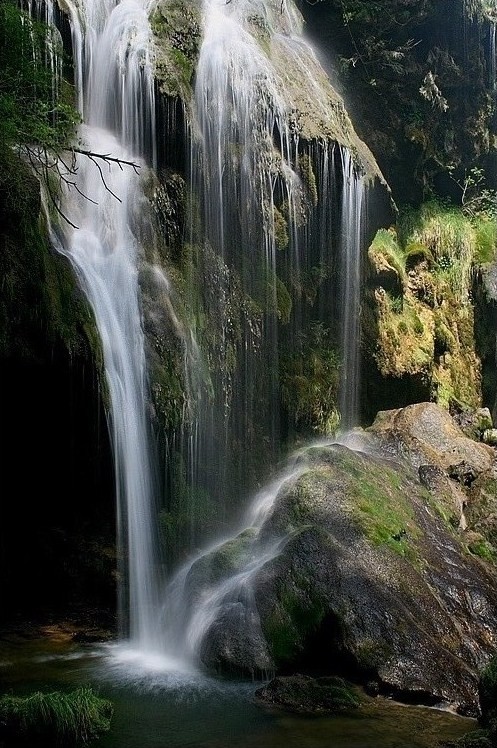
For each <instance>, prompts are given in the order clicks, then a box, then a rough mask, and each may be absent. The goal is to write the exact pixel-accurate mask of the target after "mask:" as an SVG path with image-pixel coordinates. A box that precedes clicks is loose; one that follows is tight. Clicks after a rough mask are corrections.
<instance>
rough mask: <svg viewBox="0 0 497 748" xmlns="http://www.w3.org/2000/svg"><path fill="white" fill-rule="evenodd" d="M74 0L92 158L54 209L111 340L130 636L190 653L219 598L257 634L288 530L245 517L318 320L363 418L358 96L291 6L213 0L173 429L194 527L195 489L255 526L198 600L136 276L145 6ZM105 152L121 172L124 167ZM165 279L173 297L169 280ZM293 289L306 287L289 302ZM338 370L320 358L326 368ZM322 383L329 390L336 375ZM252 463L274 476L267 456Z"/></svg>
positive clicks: (343, 400)
mask: <svg viewBox="0 0 497 748" xmlns="http://www.w3.org/2000/svg"><path fill="white" fill-rule="evenodd" d="M39 3H40V8H41V7H43V0H39ZM65 7H66V9H67V13H68V16H69V19H70V25H71V33H72V48H73V57H74V64H75V81H76V91H77V97H78V106H79V108H80V111H81V113H82V115H83V118H84V124H83V125H82V127H81V129H80V133H79V134H80V137H81V139H82V142H83V147H84V148H85V149H88V151H90V152H92V153H94V154H97V155H96V156H93V157H90V158H88V157H84V156H81V157H78V160H77V165H76V176H75V179H74V184H67V185H66V188H65V190H64V194H63V197H62V200H61V204H60V210H61V212H62V213H63V215H65V216H67V217H69V218H70V221H71V222H73V223H74V227H70V226H68V225H66V224H65V223H64V222H63V221H60V220H59V221H58V222H57V224H55V222H53V225H52V229H51V231H52V239H53V243H54V246H55V247H56V248H57V249H58V250H59V251H60V252H61V253H62V254H64V255H65V256H66V257H67V258H68V259H69V260H70V262H71V263H72V266H73V268H74V270H75V273H76V275H77V278H78V279H79V282H80V285H81V287H82V289H83V290H84V292H85V294H86V296H87V298H88V300H89V302H90V304H91V306H92V308H93V311H94V314H95V319H96V324H97V326H98V330H99V333H100V337H101V342H102V348H103V354H104V366H105V374H106V381H107V388H108V396H109V426H110V432H111V437H112V445H113V453H114V459H115V476H116V491H117V506H118V549H119V555H120V558H121V562H120V568H119V571H120V585H119V592H120V623H121V637H122V638H126V639H129V640H130V642H131V644H132V647H133V649H135V650H137V651H138V652H140V653H143V654H145V653H156V652H159V653H162V652H165V651H166V652H172V651H173V650H174V654H176V655H178V654H180V655H183V656H184V657H185V658H186V659H189V660H192V659H193V660H195V659H198V649H199V648H200V647H201V646H202V642H203V639H204V637H205V633H206V631H207V629H209V628H210V627H211V625H213V624H214V623H215V621H216V619H217V617H218V615H219V614H220V611H222V610H223V609H224V608H226V606H228V607H229V606H233V605H234V606H236V605H237V604H238V603H239V602H240V599H241V598H243V606H244V609H246V610H248V611H250V613H249V619H250V625H251V626H254V629H253V631H254V635H255V636H257V615H256V611H255V610H254V607H253V605H252V603H251V601H250V579H251V577H252V576H253V574H254V573H256V572H257V570H258V569H260V568H261V565H262V564H264V563H265V562H266V561H267V560H268V559H270V558H272V557H273V556H274V554H276V553H277V552H278V548H279V541H275V542H274V543H270V544H262V545H261V544H260V543H258V540H257V533H258V530H259V529H260V527H261V526H262V515H261V512H260V511H259V510H257V511H256V510H254V511H255V514H253V516H250V517H249V518H248V519H247V520H246V524H245V525H242V530H236V528H237V527H238V528H239V527H240V525H239V523H238V522H237V523H236V524H235V518H236V516H237V514H238V506H239V504H240V502H245V500H246V499H247V498H248V497H249V496H251V495H253V492H254V487H255V486H257V485H260V484H261V482H262V479H265V478H266V476H267V475H268V474H269V472H270V471H272V470H274V467H275V465H276V464H277V463H278V459H279V458H280V457H281V454H282V452H283V450H284V449H285V448H286V445H285V444H284V437H283V436H282V427H281V423H280V414H281V410H282V405H281V399H282V384H281V366H280V354H281V351H282V350H284V351H288V350H289V349H291V350H292V352H293V354H294V355H295V356H296V357H297V358H298V359H299V363H300V364H301V363H302V359H303V357H304V351H303V345H304V344H303V342H302V341H303V340H304V339H305V337H306V335H307V337H308V338H309V337H310V336H309V330H313V329H314V330H316V331H317V332H316V336H317V338H316V339H317V340H318V342H317V343H316V345H317V346H321V345H324V346H329V350H328V348H327V349H326V356H327V359H326V360H328V359H329V358H330V356H328V353H329V351H330V350H331V347H332V346H333V345H334V344H335V343H337V344H338V343H339V347H340V349H341V352H342V356H343V362H342V369H341V370H342V376H341V384H340V388H339V394H340V401H339V406H340V410H341V412H342V424H343V426H344V427H345V428H348V427H349V426H351V425H355V424H356V423H357V419H358V411H359V403H358V398H359V337H360V334H359V333H360V325H359V315H360V291H361V288H360V282H361V273H360V264H361V250H362V233H363V226H362V224H363V214H364V196H365V178H364V176H363V174H362V171H361V168H362V166H364V164H362V166H361V167H360V166H358V163H357V160H358V158H359V157H358V155H357V153H358V150H357V148H356V149H355V150H354V157H353V156H352V146H354V144H355V145H356V146H357V143H356V141H355V140H354V138H353V137H352V136H351V135H350V133H349V132H348V131H347V132H346V128H347V125H346V124H344V123H345V122H346V113H345V110H344V108H343V105H342V103H341V102H340V101H339V100H338V99H337V97H336V95H335V93H334V92H333V89H331V86H330V85H329V82H328V79H327V77H326V75H325V74H324V72H323V70H322V69H321V67H320V66H319V64H318V62H317V59H316V56H315V54H314V52H313V50H312V48H311V47H310V45H309V44H308V43H307V42H306V41H305V39H304V37H303V34H302V19H301V16H300V14H299V13H298V12H297V10H296V7H295V6H294V5H293V3H291V2H285V3H283V4H281V3H280V2H279V0H276V1H274V0H269V1H268V2H262V1H261V0H243V1H240V2H233V3H219V2H217V1H216V0H204V5H203V23H204V26H203V39H202V45H201V48H200V54H199V59H198V64H197V67H196V76H195V90H194V96H193V102H192V108H191V121H190V122H189V136H190V146H191V147H190V163H189V168H190V172H189V175H190V179H189V182H190V191H191V192H190V205H191V206H192V207H191V215H190V221H189V225H190V236H189V237H188V239H189V241H190V245H191V247H192V248H193V249H192V252H193V253H194V267H195V272H194V273H193V277H192V283H193V284H194V286H193V288H194V293H192V294H190V298H189V301H190V302H191V303H192V306H193V307H194V308H193V310H191V311H192V312H193V313H192V317H193V318H195V319H196V322H195V323H194V326H193V327H194V329H192V331H191V343H190V353H192V360H193V361H194V367H195V368H198V370H199V371H198V372H189V374H187V376H186V380H187V382H188V383H189V386H191V388H192V391H193V390H196V395H197V399H198V401H197V402H196V404H195V408H194V409H193V410H192V412H193V413H194V415H193V416H191V414H190V413H189V414H188V418H190V417H191V418H192V419H193V420H192V421H191V422H188V424H187V425H183V432H182V433H181V435H180V436H179V438H178V441H180V442H181V445H180V447H179V451H180V458H181V460H183V463H184V465H185V471H186V483H187V484H188V486H187V489H186V490H185V493H188V492H189V498H188V500H189V501H190V505H189V506H188V512H190V513H191V515H192V521H191V524H192V527H193V515H194V514H195V512H196V511H197V509H196V507H195V506H194V499H196V497H199V496H204V495H206V496H207V497H208V501H210V502H211V503H212V504H213V505H214V506H215V519H216V533H217V538H219V536H220V535H223V536H224V537H225V538H226V537H232V535H231V534H230V528H233V527H235V530H232V531H231V532H232V533H233V532H235V535H236V533H238V534H240V533H241V534H242V535H243V533H245V532H248V535H247V537H246V538H245V540H246V548H245V554H246V556H247V562H246V564H244V565H242V566H241V567H240V568H239V569H238V571H237V572H236V573H235V572H234V574H233V575H232V576H230V577H229V578H225V579H224V580H221V581H219V584H217V586H216V585H215V586H214V587H212V586H210V587H209V586H208V587H206V588H205V589H204V590H203V591H201V592H200V593H199V595H200V597H199V596H197V597H195V599H194V602H195V603H196V604H198V607H197V608H195V606H194V605H193V604H192V600H193V598H192V597H191V595H190V591H189V588H188V585H189V578H190V572H191V570H192V568H193V565H194V563H193V562H192V561H189V562H187V564H186V565H185V566H182V567H181V569H180V571H179V572H178V573H177V574H175V575H174V577H173V579H172V581H171V582H170V584H169V587H168V592H167V593H166V595H165V597H164V594H163V579H162V571H161V570H162V562H161V558H160V553H159V542H158V538H157V527H156V517H155V514H156V508H157V504H158V499H159V497H158V478H157V473H158V466H157V455H156V453H155V449H154V439H153V433H152V428H151V424H150V422H149V418H148V411H147V401H148V399H149V392H148V375H147V368H146V361H145V341H144V332H143V327H142V312H141V301H140V289H139V283H138V279H139V267H140V262H141V261H142V260H143V250H144V248H143V247H142V246H141V243H140V237H141V236H143V235H146V234H147V222H148V221H150V220H151V219H150V214H149V206H148V200H147V198H146V197H145V195H144V191H143V187H142V182H143V180H142V179H141V178H140V174H141V173H145V174H146V173H147V169H148V168H149V166H151V167H152V168H154V167H155V166H157V164H156V161H157V157H156V150H157V144H156V133H155V129H154V123H155V100H154V81H153V60H152V58H151V50H152V41H151V29H150V26H149V21H148V14H149V12H150V10H151V7H149V4H148V0H122V1H121V2H115V1H114V0H66V2H65ZM344 128H345V129H344ZM343 143H347V144H348V145H343ZM349 146H350V147H349ZM364 152H365V151H364ZM98 154H100V155H101V156H104V158H99V157H98ZM106 154H108V155H109V156H111V157H112V159H118V160H120V161H121V167H122V168H119V167H118V166H114V167H113V168H111V164H110V162H109V161H108V160H106V159H105V155H106ZM367 158H369V157H367ZM122 162H129V163H132V164H136V166H137V168H135V169H134V168H132V167H127V166H125V165H123V163H122ZM76 227H77V228H76ZM337 253H339V254H340V263H339V267H338V268H337V267H334V265H336V262H337V261H336V256H337ZM337 279H338V280H337ZM162 285H163V289H164V292H165V293H168V289H169V284H168V281H167V279H164V283H163V284H162ZM287 287H288V288H289V289H291V291H292V296H293V298H292V300H291V304H287V307H286V308H285V307H284V304H283V303H282V298H283V299H285V298H287V300H288V298H290V293H289V292H288V290H287ZM285 293H286V297H285ZM335 297H336V298H335ZM290 307H291V308H290ZM206 320H207V322H206ZM176 321H177V320H176ZM178 325H179V323H178ZM197 342H198V348H197ZM285 346H286V348H285ZM311 352H312V351H311ZM202 356H203V362H201V358H202ZM202 366H203V367H204V371H205V372H206V373H205V374H204V373H202V372H200V369H201V368H202ZM197 374H198V376H197ZM328 374H329V372H328V371H327V370H326V367H325V376H324V378H325V380H326V376H328ZM299 376H300V380H302V379H305V376H302V373H301V372H300V374H299ZM330 376H332V375H331V374H330ZM206 380H208V381H206ZM324 386H325V387H327V390H326V392H327V393H328V396H329V398H330V400H332V398H333V396H334V394H333V393H332V394H329V393H331V388H330V385H329V383H328V382H326V381H325V382H324ZM193 395H194V393H193V392H192V399H193ZM325 395H326V393H325ZM325 395H323V397H325ZM312 407H314V403H312ZM319 408H320V413H319V414H318V415H319V417H320V418H321V421H322V422H321V423H320V428H321V433H324V432H326V433H328V432H331V431H332V430H333V429H332V427H331V426H330V425H329V422H330V414H329V413H324V414H323V413H322V412H321V411H322V410H323V408H321V403H319ZM315 416H316V414H315V413H312V417H315ZM187 420H188V419H187V418H186V417H185V421H187ZM331 420H332V419H331ZM176 437H177V435H176ZM254 454H256V455H257V459H256V458H254V456H253V455H254ZM257 460H258V461H259V463H262V464H263V468H264V469H265V470H266V474H264V471H263V469H262V468H261V469H259V466H257V468H256V467H254V465H255V463H256V462H257ZM258 470H259V472H258ZM289 475H290V473H288V472H286V473H285V474H284V476H283V479H282V480H283V481H285V480H287V479H288V477H289ZM279 487H281V481H279V482H278V481H277V482H276V484H274V486H272V487H271V488H270V489H269V490H268V491H264V492H263V499H264V500H262V499H261V498H260V496H259V498H258V499H256V505H257V506H258V505H259V504H260V503H261V501H262V504H264V502H266V503H267V504H268V506H270V505H271V502H272V501H274V498H275V497H276V495H277V492H278V490H279ZM181 490H182V491H183V486H182V487H181ZM268 496H269V503H268V502H267V501H266V500H267V497H268ZM264 497H265V498H264ZM181 509H182V510H184V507H181ZM263 514H264V512H263ZM200 524H202V523H200ZM202 533H203V527H200V528H199V529H191V528H190V531H189V536H188V538H187V542H188V544H189V550H191V548H193V547H194V546H197V547H201V546H202V544H203V543H204V541H205V537H204V535H203V534H202ZM180 536H181V532H178V538H179V540H180V541H183V538H182V537H180ZM209 540H210V541H211V545H210V546H209V551H208V552H204V553H201V554H200V555H197V556H196V560H197V561H199V560H200V561H201V560H202V559H203V558H204V557H205V556H206V553H210V552H212V550H213V549H214V550H215V549H216V548H219V547H220V546H221V544H220V543H219V541H217V543H215V544H214V545H212V536H211V537H210V538H209ZM244 542H245V541H244Z"/></svg>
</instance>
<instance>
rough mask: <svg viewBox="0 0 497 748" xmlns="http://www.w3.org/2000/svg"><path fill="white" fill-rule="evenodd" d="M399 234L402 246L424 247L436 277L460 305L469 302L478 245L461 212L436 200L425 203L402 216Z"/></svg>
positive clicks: (473, 232)
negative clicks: (433, 263)
mask: <svg viewBox="0 0 497 748" xmlns="http://www.w3.org/2000/svg"><path fill="white" fill-rule="evenodd" d="M399 235H400V236H401V240H402V243H403V245H404V246H406V245H410V244H412V243H413V242H415V243H416V244H419V245H422V246H424V247H426V250H427V251H428V252H429V253H430V254H431V256H432V257H433V259H434V262H435V268H434V272H435V274H436V275H438V276H439V278H440V280H442V281H445V282H446V283H447V285H448V286H449V288H450V289H451V291H452V292H453V293H454V295H455V296H456V298H457V299H458V300H459V302H460V303H466V302H467V301H468V293H469V289H470V284H471V277H472V271H473V266H474V261H475V257H476V255H477V247H478V244H477V233H476V231H475V228H474V226H473V224H472V222H471V220H470V219H469V218H468V217H467V216H466V215H464V213H463V212H462V210H460V209H458V208H456V207H452V206H447V205H441V204H440V203H438V202H436V201H431V202H427V203H424V204H423V205H422V206H421V208H420V209H419V210H407V211H405V212H404V213H403V214H402V216H401V217H400V220H399Z"/></svg>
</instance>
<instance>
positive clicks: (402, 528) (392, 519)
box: [351, 467, 420, 560]
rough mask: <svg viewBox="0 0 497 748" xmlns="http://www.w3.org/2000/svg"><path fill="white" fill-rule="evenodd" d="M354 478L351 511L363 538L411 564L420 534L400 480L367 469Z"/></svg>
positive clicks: (384, 469)
mask: <svg viewBox="0 0 497 748" xmlns="http://www.w3.org/2000/svg"><path fill="white" fill-rule="evenodd" d="M358 478H359V479H358V480H356V481H355V482H354V484H353V486H352V490H353V493H354V503H353V505H352V506H351V510H352V514H353V516H354V517H355V518H356V520H357V521H358V523H359V525H360V526H361V528H362V530H363V531H364V533H365V535H366V537H367V538H368V539H369V540H370V541H371V542H372V543H373V545H376V546H387V547H388V548H389V549H390V550H392V551H394V552H395V553H397V554H399V555H401V556H406V557H408V558H409V559H411V560H414V558H415V554H414V542H415V540H416V538H418V537H419V532H420V531H419V528H418V527H417V525H416V523H415V521H414V514H413V510H412V506H411V505H410V503H409V501H408V500H407V499H406V490H407V489H406V487H404V486H403V484H402V479H401V478H400V476H399V475H398V474H397V473H396V472H394V471H393V470H390V469H389V468H387V467H382V468H381V469H379V468H371V467H370V468H369V469H368V472H367V474H366V475H365V474H364V471H361V474H360V476H359V475H358Z"/></svg>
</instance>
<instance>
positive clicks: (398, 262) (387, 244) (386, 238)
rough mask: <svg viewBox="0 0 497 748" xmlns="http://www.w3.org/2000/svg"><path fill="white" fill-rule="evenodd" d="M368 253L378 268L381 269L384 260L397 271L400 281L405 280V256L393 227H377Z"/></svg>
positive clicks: (403, 281)
mask: <svg viewBox="0 0 497 748" xmlns="http://www.w3.org/2000/svg"><path fill="white" fill-rule="evenodd" d="M368 255H369V258H370V260H371V261H372V263H373V265H374V266H376V267H377V268H378V269H381V267H382V263H383V262H386V263H387V265H389V266H390V267H392V268H393V269H394V270H395V271H396V272H397V274H398V276H399V279H400V281H401V283H402V284H404V283H405V282H406V270H405V262H406V258H405V254H404V251H403V249H402V247H401V245H400V243H399V241H398V238H397V234H396V231H395V229H393V228H390V229H379V230H378V231H377V232H376V235H375V237H374V239H373V241H372V243H371V246H370V248H369V250H368Z"/></svg>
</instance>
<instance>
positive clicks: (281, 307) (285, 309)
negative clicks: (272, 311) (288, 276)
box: [276, 278, 292, 325]
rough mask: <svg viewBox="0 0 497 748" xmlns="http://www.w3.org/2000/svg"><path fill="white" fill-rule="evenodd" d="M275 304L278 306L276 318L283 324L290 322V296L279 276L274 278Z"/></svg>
mask: <svg viewBox="0 0 497 748" xmlns="http://www.w3.org/2000/svg"><path fill="white" fill-rule="evenodd" d="M276 304H277V307H278V319H279V320H280V321H281V322H282V323H283V324H284V325H286V324H288V322H290V316H291V314H292V297H291V296H290V294H289V293H288V290H287V287H286V286H285V284H284V283H283V281H281V280H280V279H279V278H276Z"/></svg>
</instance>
